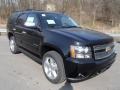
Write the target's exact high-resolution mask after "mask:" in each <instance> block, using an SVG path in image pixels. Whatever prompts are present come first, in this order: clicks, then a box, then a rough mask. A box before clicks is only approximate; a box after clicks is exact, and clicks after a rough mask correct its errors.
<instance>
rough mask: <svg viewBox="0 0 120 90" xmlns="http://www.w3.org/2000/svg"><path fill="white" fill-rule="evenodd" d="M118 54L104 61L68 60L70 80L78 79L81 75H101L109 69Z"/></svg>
mask: <svg viewBox="0 0 120 90" xmlns="http://www.w3.org/2000/svg"><path fill="white" fill-rule="evenodd" d="M115 57H116V53H114V54H112V55H111V56H110V57H108V58H105V59H102V60H94V59H89V60H79V59H73V58H67V59H66V60H65V71H66V76H67V77H68V78H76V77H78V75H79V74H83V73H86V74H94V73H101V72H103V71H105V70H106V69H108V68H109V67H110V66H111V65H112V64H113V63H114V61H115Z"/></svg>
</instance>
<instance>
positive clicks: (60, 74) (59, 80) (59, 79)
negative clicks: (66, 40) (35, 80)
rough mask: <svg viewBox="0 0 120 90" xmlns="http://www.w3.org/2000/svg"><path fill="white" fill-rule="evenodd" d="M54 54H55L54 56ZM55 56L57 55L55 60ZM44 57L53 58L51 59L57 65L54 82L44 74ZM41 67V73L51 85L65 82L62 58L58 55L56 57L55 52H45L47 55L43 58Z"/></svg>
mask: <svg viewBox="0 0 120 90" xmlns="http://www.w3.org/2000/svg"><path fill="white" fill-rule="evenodd" d="M55 53H56V54H55ZM55 55H57V58H56V56H55ZM46 57H51V58H53V59H54V60H55V62H56V64H57V67H58V76H57V78H56V79H54V80H52V79H50V78H49V77H48V76H47V75H46V73H45V71H44V62H45V58H46ZM42 67H43V72H44V74H45V76H46V78H47V79H48V80H49V81H50V82H52V83H54V84H58V83H62V82H64V81H65V79H66V75H65V71H64V70H65V69H64V65H63V60H62V57H61V56H60V55H58V53H57V52H55V51H51V52H47V53H46V54H45V55H44V56H43V61H42Z"/></svg>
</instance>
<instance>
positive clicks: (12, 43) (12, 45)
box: [10, 39, 15, 52]
mask: <svg viewBox="0 0 120 90" xmlns="http://www.w3.org/2000/svg"><path fill="white" fill-rule="evenodd" d="M10 49H11V51H13V52H14V50H15V41H14V40H13V39H11V40H10Z"/></svg>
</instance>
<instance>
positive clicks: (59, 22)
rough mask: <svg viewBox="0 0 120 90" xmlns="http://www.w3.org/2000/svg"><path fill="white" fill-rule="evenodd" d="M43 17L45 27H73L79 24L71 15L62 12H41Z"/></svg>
mask: <svg viewBox="0 0 120 90" xmlns="http://www.w3.org/2000/svg"><path fill="white" fill-rule="evenodd" d="M40 15H41V17H42V23H43V24H44V25H43V27H45V28H72V27H78V24H77V23H76V22H75V21H74V20H73V19H72V18H70V17H68V16H65V15H62V14H54V13H47V14H40Z"/></svg>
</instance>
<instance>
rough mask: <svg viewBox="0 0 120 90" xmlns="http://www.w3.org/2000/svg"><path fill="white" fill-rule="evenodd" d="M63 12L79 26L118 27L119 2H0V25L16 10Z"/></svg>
mask: <svg viewBox="0 0 120 90" xmlns="http://www.w3.org/2000/svg"><path fill="white" fill-rule="evenodd" d="M26 9H36V10H53V11H57V12H64V13H65V14H67V15H69V16H71V17H73V18H74V19H75V20H76V21H77V22H78V23H79V24H80V25H81V26H85V27H89V28H94V29H100V30H104V29H106V28H107V29H108V30H109V29H111V28H113V27H120V0H0V23H6V20H7V18H8V16H9V15H10V14H11V13H12V12H14V11H18V10H26Z"/></svg>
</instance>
